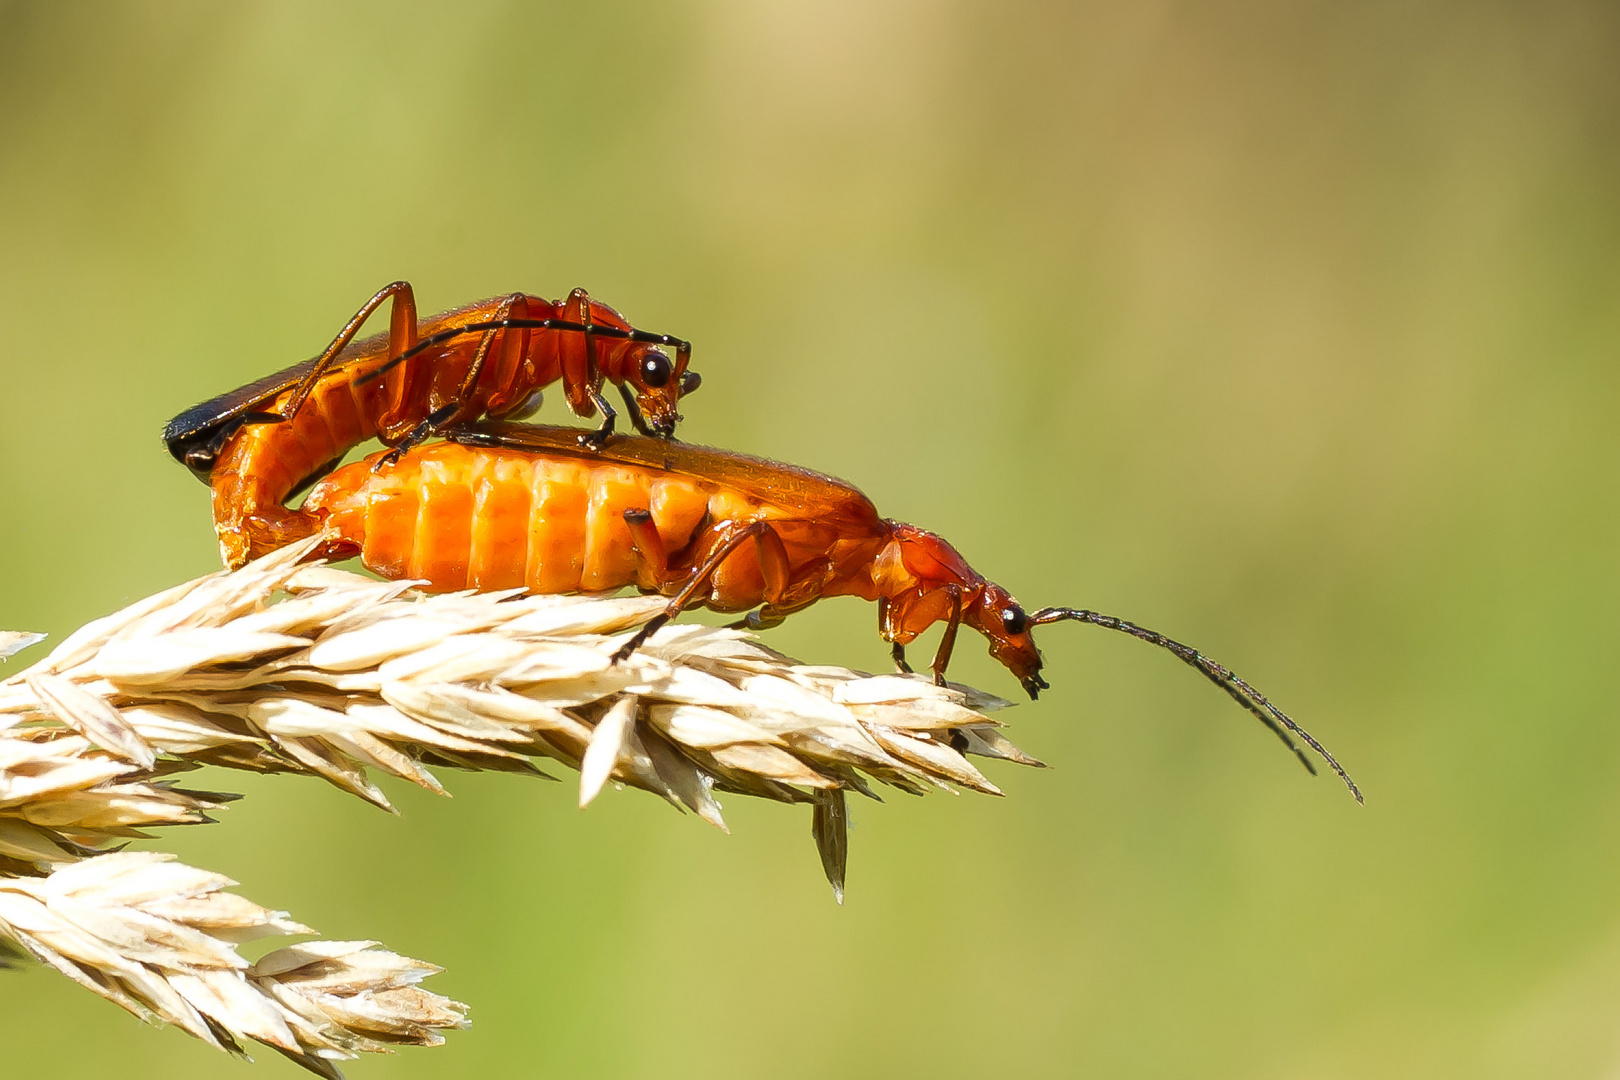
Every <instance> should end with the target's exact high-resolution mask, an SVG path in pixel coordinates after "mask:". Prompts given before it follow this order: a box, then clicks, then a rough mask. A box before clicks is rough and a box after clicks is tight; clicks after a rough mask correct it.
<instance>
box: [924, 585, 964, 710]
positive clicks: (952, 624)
mask: <svg viewBox="0 0 1620 1080" xmlns="http://www.w3.org/2000/svg"><path fill="white" fill-rule="evenodd" d="M946 588H947V589H949V590H950V594H951V614H950V619H949V621H948V622H946V624H945V636H944V637H942V638H940V639H939V651H938V652H936V653H934V662H933V664H932V665H931V666H932V668H933V671H934V685H935V686H944V685H945V668H946V666H947V665H948V664H950V662H951V650H952V649H954V648H956V628H957V627H959V626H961V625H962V590H961V589H959V588H957V587H956V586H955V585H947V586H946Z"/></svg>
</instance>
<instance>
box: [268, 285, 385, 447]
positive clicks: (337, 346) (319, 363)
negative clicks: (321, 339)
mask: <svg viewBox="0 0 1620 1080" xmlns="http://www.w3.org/2000/svg"><path fill="white" fill-rule="evenodd" d="M386 300H392V301H393V302H394V304H393V308H392V309H391V310H390V311H389V314H388V356H389V358H390V359H392V358H393V357H395V356H398V355H399V354H400V353H402V352H404V351H405V350H407V349H409V348H411V347H412V346H413V345H415V344H416V294H415V293H413V292H412V291H411V283H410V282H408V281H396V282H394V283H393V284H391V285H385V286H383V287H382V289H380V290H379V291H378V293H377V295H376V296H373V297H372V298H371V299H370V300H367V301H366V302H365V303H364V304H362V305H360V310H359V311H357V312H355V313H354V318H352V319H350V320H349V321H348V322H347V323H345V324H344V326H343V329H342V330H340V331H338V336H337V337H335V338H333V339H332V344H330V345H328V346H327V347H326V351H325V352H323V353H321V355H320V356H318V357H316V358H315V363H314V365H313V366H312V367H311V368H310V369H309V374H307V375H305V376H304V381H303V382H301V383H299V384H298V389H296V390H294V391H293V394H292V397H290V398H288V399H287V403H286V404H285V405H283V406H282V407H281V409H280V411H278V412H275V413H264V414H261V415H262V416H263V418H264V419H263V421H255V422H269V421H270V420H271V418H272V417H273V418H274V420H275V422H278V423H279V422H281V421H285V420H291V419H292V418H293V417H295V416H297V415H298V410H299V408H300V407H302V406H303V404H304V400H305V399H306V398H308V397H309V395H310V392H311V391H313V390H314V389H315V384H316V383H318V382H320V381H321V378H322V377H323V376H325V375H326V373H327V372H329V371H331V370H332V368H333V366H334V365H335V364H336V362H337V355H338V353H340V352H342V351H343V349H344V348H345V347H346V346H347V345H348V344H349V342H351V341H353V340H354V335H355V334H357V333H359V332H360V328H361V327H362V326H364V325H365V323H366V320H367V319H369V318H370V317H371V313H372V312H374V311H376V310H377V309H378V308H380V307H382V305H383V302H384V301H386Z"/></svg>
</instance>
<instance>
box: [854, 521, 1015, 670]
mask: <svg viewBox="0 0 1620 1080" xmlns="http://www.w3.org/2000/svg"><path fill="white" fill-rule="evenodd" d="M892 529H893V538H892V539H891V540H890V541H889V543H888V544H886V545H885V546H884V548H883V550H882V551H881V552H879V553H878V556H877V558H876V559H874V560H873V563H872V580H873V583H874V584H875V585H876V586H877V592H878V595H880V596H882V597H884V598H885V599H887V600H888V602H889V603H888V619H889V625H888V626H885V627H884V630H885V632H886V633H887V634H888V635H889V637H890V639H891V640H894V641H900V642H909V641H911V640H912V639H913V638H915V637H916V636H917V635H918V634H920V633H922V632H923V631H924V630H926V629H927V628H928V627H929V626H930V625H932V624H933V623H935V622H937V621H939V620H941V619H948V618H950V613H951V608H952V606H953V593H954V595H955V596H959V597H961V604H962V622H963V623H964V624H966V625H968V626H970V627H972V628H973V629H975V630H977V631H978V632H979V633H981V634H983V635H984V637H985V640H987V641H988V642H989V643H990V655H991V656H993V657H995V659H996V660H997V661H999V662H1000V663H1001V664H1002V665H1003V666H1004V667H1006V668H1007V670H1008V671H1011V672H1012V673H1013V675H1014V676H1016V677H1017V679H1018V681H1019V682H1020V683H1022V684H1023V686H1024V689H1025V690H1026V691H1028V692H1029V696H1030V697H1035V696H1036V695H1037V694H1038V693H1039V692H1040V691H1042V690H1044V689H1046V682H1045V680H1043V679H1042V678H1041V676H1040V671H1041V654H1040V650H1038V649H1037V648H1035V642H1034V640H1033V639H1032V638H1031V637H1030V635H1029V619H1028V617H1027V616H1026V615H1025V614H1024V609H1023V608H1021V607H1019V606H1018V601H1017V600H1014V599H1013V597H1012V594H1010V593H1009V592H1007V590H1006V589H1003V588H1002V587H1001V586H1000V585H997V584H995V583H994V582H991V581H986V580H985V579H984V577H983V576H981V575H980V574H979V572H978V571H976V570H974V569H973V568H972V567H971V566H969V565H968V563H967V560H966V559H964V558H962V556H961V555H960V554H959V553H958V552H957V550H956V549H955V548H953V547H951V545H950V544H948V543H946V542H945V541H944V540H943V539H942V538H940V537H938V536H936V535H934V534H933V533H931V532H927V531H926V530H923V529H919V528H917V527H916V526H915V525H906V524H903V523H900V522H894V523H892Z"/></svg>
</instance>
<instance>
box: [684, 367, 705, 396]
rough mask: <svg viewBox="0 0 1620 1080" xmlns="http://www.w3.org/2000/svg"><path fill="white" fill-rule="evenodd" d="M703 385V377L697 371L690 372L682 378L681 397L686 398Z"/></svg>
mask: <svg viewBox="0 0 1620 1080" xmlns="http://www.w3.org/2000/svg"><path fill="white" fill-rule="evenodd" d="M702 385H703V376H701V375H699V374H698V373H697V372H695V371H688V372H687V373H686V374H685V375H682V376H681V396H682V397H685V396H686V395H687V394H690V393H692V392H693V391H694V390H696V389H697V388H698V387H700V386H702Z"/></svg>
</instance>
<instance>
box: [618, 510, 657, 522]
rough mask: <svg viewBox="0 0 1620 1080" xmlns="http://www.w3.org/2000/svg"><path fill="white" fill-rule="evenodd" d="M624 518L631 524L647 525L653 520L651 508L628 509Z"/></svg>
mask: <svg viewBox="0 0 1620 1080" xmlns="http://www.w3.org/2000/svg"><path fill="white" fill-rule="evenodd" d="M624 520H625V521H627V522H629V523H630V524H631V525H645V524H647V522H649V521H651V520H652V511H651V510H626V511H625V512H624Z"/></svg>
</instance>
